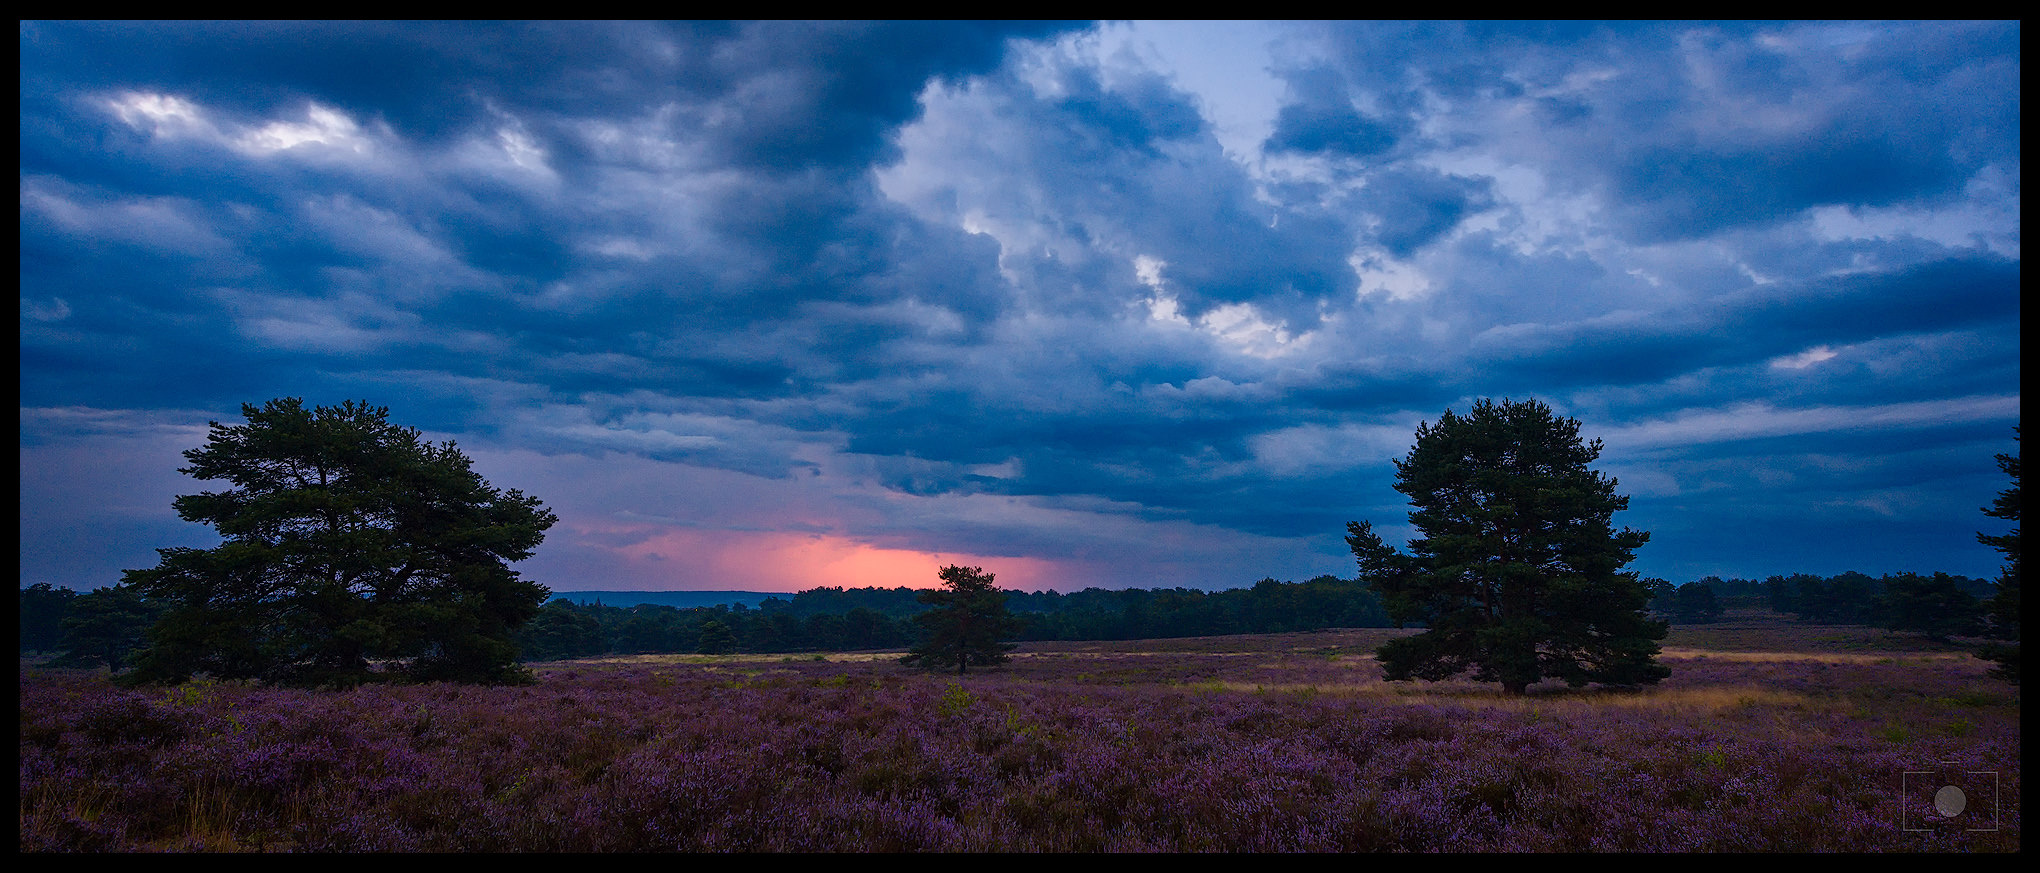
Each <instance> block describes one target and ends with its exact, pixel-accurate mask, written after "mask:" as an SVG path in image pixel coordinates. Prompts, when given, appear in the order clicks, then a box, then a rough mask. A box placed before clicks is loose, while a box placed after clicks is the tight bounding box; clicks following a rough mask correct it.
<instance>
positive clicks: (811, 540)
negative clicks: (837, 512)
mask: <svg viewBox="0 0 2040 873" xmlns="http://www.w3.org/2000/svg"><path fill="white" fill-rule="evenodd" d="M614 550H615V551H616V552H617V553H618V554H620V555H622V556H623V557H624V558H625V559H626V560H628V561H630V562H631V563H634V564H640V565H645V564H652V565H654V566H656V567H658V568H659V569H658V572H657V573H654V574H647V575H665V576H668V577H669V578H672V579H673V580H674V581H676V582H680V583H681V584H684V585H687V586H688V587H704V588H711V589H732V590H743V591H766V592H774V593H779V592H785V593H792V592H797V591H805V590H808V589H810V588H817V587H821V586H824V585H828V586H839V587H843V588H897V587H900V586H903V585H904V586H906V587H908V588H934V587H936V586H937V585H939V584H941V580H939V579H938V578H936V573H937V572H938V571H940V570H941V568H942V567H944V566H946V565H950V564H961V565H964V566H969V567H982V568H983V569H984V570H985V571H986V572H988V573H991V574H993V576H994V578H995V579H996V581H997V584H998V585H999V587H1001V588H1007V589H1014V590H1041V589H1043V588H1046V587H1049V583H1048V580H1053V579H1055V578H1057V576H1058V575H1060V574H1059V573H1057V572H1056V569H1057V568H1056V565H1055V563H1054V562H1052V561H1047V560H1043V559H1040V558H1024V557H988V556H984V555H973V554H967V553H961V552H923V551H917V550H912V549H888V548H881V547H878V546H873V545H871V544H869V543H862V542H858V541H856V540H853V539H850V538H848V537H843V536H836V535H830V534H805V533H795V532H781V531H706V530H698V529H684V530H663V531H659V532H657V533H654V534H651V535H650V536H647V537H645V538H644V539H642V540H639V541H637V542H635V543H631V544H630V545H626V546H620V547H614ZM704 583H707V584H704Z"/></svg>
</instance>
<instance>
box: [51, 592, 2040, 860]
mask: <svg viewBox="0 0 2040 873" xmlns="http://www.w3.org/2000/svg"><path fill="white" fill-rule="evenodd" d="M1731 619H1732V620H1731V621H1728V622H1724V623H1720V624H1716V625H1706V626H1696V627H1685V628H1675V629H1674V630H1673V632H1672V636H1671V637H1670V638H1669V639H1667V640H1666V641H1665V654H1664V656H1663V660H1664V662H1665V663H1666V664H1668V665H1669V666H1670V667H1671V668H1672V676H1671V678H1670V679H1668V680H1666V681H1665V682H1664V683H1663V684H1661V685H1659V686H1657V687H1655V688H1650V689H1647V690H1643V691H1619V690H1606V689H1582V690H1568V689H1565V688H1564V687H1562V686H1555V685H1546V686H1539V687H1535V688H1533V689H1532V693H1531V694H1529V695H1527V696H1525V697H1520V698H1507V697H1504V696H1503V695H1501V694H1500V693H1499V691H1498V690H1497V689H1496V688H1495V687H1494V686H1492V685H1478V684H1474V683H1472V682H1464V681H1462V682H1445V683H1429V684H1427V683H1385V682H1383V681H1382V679H1381V671H1380V668H1379V666H1378V665H1377V664H1376V663H1375V662H1374V661H1373V660H1372V658H1371V656H1370V655H1369V652H1371V651H1372V649H1373V647H1374V646H1375V645H1377V644H1379V643H1380V642H1381V641H1382V640H1383V639H1386V638H1387V637H1388V636H1389V635H1392V634H1395V633H1400V632H1398V631H1386V630H1350V631H1329V632H1319V633H1308V634H1286V635H1273V636H1236V637H1209V638H1200V639H1188V640H1158V641H1149V642H1131V643H1035V644H1028V645H1025V646H1023V647H1022V648H1021V649H1020V650H1019V651H1018V652H1017V653H1016V655H1015V657H1014V659H1013V660H1012V661H1011V662H1010V663H1009V664H1008V665H1007V666H1005V667H1004V668H1001V669H997V670H992V671H987V672H984V673H973V674H971V675H969V676H966V677H962V678H961V679H959V678H958V677H956V676H953V675H940V674H928V673H921V672H915V671H911V670H908V669H906V668H904V667H901V666H900V665H898V664H897V663H894V658H895V657H896V656H897V653H893V654H884V653H848V654H831V655H826V656H815V655H808V656H792V657H787V656H777V655H775V656H762V655H758V656H743V655H735V656H721V657H709V656H641V657H636V658H623V659H608V660H601V661H579V662H565V663H556V664H547V665H541V666H540V667H539V668H538V672H539V677H540V680H539V682H538V684H536V685H533V686H525V687H509V688H485V687H470V686H453V685H411V686H388V687H365V688H362V689H359V690H354V691H347V692H307V691H291V690H278V689H270V688H261V687H249V686H241V685H228V684H209V683H203V682H200V683H193V684H188V685H185V686H181V687H177V688H171V689H154V690H125V689H120V688H117V687H115V686H113V685H111V684H109V683H108V681H107V680H106V678H105V677H104V676H102V675H98V674H94V673H91V672H83V671H60V670H48V669H42V668H38V667H35V666H33V665H30V664H28V663H26V662H24V664H23V666H22V669H21V686H20V687H21V690H20V704H21V713H20V716H21V718H20V722H21V736H20V749H21V752H20V756H21V803H20V809H21V845H20V848H21V850H23V851H51V850H57V851H155V850H168V851H405V852H416V851H545V852H580V851H585V852H612V851H664V850H675V851H722V850H738V851H745V850H762V851H1099V850H1103V851H1353V850H1357V851H1380V850H1386V851H1566V852H1572V851H1850V852H1853V851H1987V852H2015V851H2018V849H2019V847H2020V843H2019V827H2020V815H2019V807H2020V789H2019V786H2020V780H2019V773H2020V769H2019V708H2018V693H2017V689H2016V688H2015V687H2013V686H2010V685H2006V684H2003V683H2000V682H1997V681H1994V680H1992V679H1990V678H1988V677H1986V676H1985V667H1986V666H1987V665H1986V664H1985V663H1983V662H1980V661H1977V660H1975V659H1974V658H1972V657H1970V656H1969V655H1968V654H1967V653H1965V652H1963V651H1961V650H1959V648H1957V647H1954V646H1940V645H1934V644H1929V643H1924V642H1919V641H1916V640H1914V639H1913V638H1908V637H1902V636H1895V635H1891V634H1887V633H1885V632H1883V631H1878V630H1872V629H1868V628H1856V627H1833V626H1829V627H1813V626H1802V625H1794V624H1788V623H1785V622H1783V621H1781V620H1778V619H1775V618H1771V617H1768V616H1767V614H1762V613H1735V614H1731ZM1951 786H1952V787H1955V788H1958V789H1960V792H1961V793H1960V799H1961V801H1962V802H1961V805H1960V809H1959V811H1956V812H1955V814H1954V815H1952V816H1951V815H1944V814H1943V813H1944V812H1946V811H1949V810H1950V809H1951V805H1950V802H1949V801H1950V798H1951V797H1953V796H1954V795H1951V794H1950V792H1949V788H1950V787H1951ZM1937 801H1938V803H1939V804H1940V806H1939V809H1938V810H1937V806H1936V804H1937Z"/></svg>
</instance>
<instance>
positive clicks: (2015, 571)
mask: <svg viewBox="0 0 2040 873" xmlns="http://www.w3.org/2000/svg"><path fill="white" fill-rule="evenodd" d="M2012 434H2013V436H2012V439H2013V440H2017V439H2018V428H2013V429H2012ZM1997 462H1998V469H1999V470H2003V471H2004V474H2005V475H2006V476H2009V477H2011V480H2012V487H2010V488H2007V489H2005V490H2003V491H1999V492H1998V496H1997V501H1996V502H1994V503H1992V504H1991V505H1990V508H1989V509H1985V510H1984V511H1983V514H1984V515H1988V516H1990V517H1991V518H2001V519H2004V520H2005V521H2009V522H2011V523H2012V529H2011V530H2010V531H2007V532H2005V533H2002V534H1982V533H1979V534H1977V535H1976V539H1977V541H1978V542H1980V543H1983V544H1984V545H1986V546H1990V547H1991V548H1993V549H1997V550H1998V551H1999V552H2001V553H2003V554H2004V556H2005V564H2004V569H2003V571H2002V572H2001V573H2000V574H1999V575H1998V581H1997V593H1996V594H1993V595H1991V598H1990V600H1989V601H1988V602H1986V603H1985V604H1984V609H1985V611H1986V613H1987V614H1988V617H1989V624H1988V626H1987V628H1986V632H1987V633H1989V634H1990V636H1991V638H1993V639H1995V640H1997V642H1993V643H1990V644H1987V645H1985V646H1984V647H1983V648H1982V649H1980V650H1979V651H1978V652H1977V655H1978V656H1979V657H1982V658H1984V659H1986V660H1991V661H1996V662H1997V666H1996V667H1994V668H1992V669H1991V671H1990V672H1991V675H1993V676H1996V677H1998V678H2000V679H2003V680H2005V681H2007V682H2010V683H2012V684H2013V685H2017V684H2019V456H2018V455H1999V456H1997Z"/></svg>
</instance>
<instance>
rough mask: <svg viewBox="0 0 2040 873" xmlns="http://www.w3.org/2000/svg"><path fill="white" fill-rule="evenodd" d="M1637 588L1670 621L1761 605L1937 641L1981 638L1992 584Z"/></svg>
mask: <svg viewBox="0 0 2040 873" xmlns="http://www.w3.org/2000/svg"><path fill="white" fill-rule="evenodd" d="M1645 586H1646V587H1647V588H1648V590H1649V591H1650V595H1651V601H1650V608H1651V611H1652V612H1654V613H1656V614H1657V615H1658V616H1660V617H1661V618H1664V619H1665V620H1667V621H1670V622H1672V623H1673V624H1704V623H1707V622H1711V621H1717V620H1719V619H1720V618H1721V617H1722V615H1723V614H1724V613H1725V612H1726V611H1727V609H1728V608H1730V607H1740V608H1757V607H1762V608H1767V609H1770V610H1771V611H1773V612H1779V613H1784V614H1787V615H1791V616H1793V617H1794V618H1796V619H1798V620H1800V621H1804V622H1809V623H1814V624H1860V625H1871V626H1874V627H1882V628H1886V629H1889V630H1894V631H1901V632H1906V633H1917V634H1920V635H1923V636H1927V637H1931V638H1934V639H1943V640H1945V639H1947V638H1949V637H1953V636H1973V635H1977V634H1980V633H1983V632H1984V631H1985V630H1986V621H1985V616H1984V601H1985V600H1987V599H1988V598H1990V597H1991V596H1992V595H1993V594H1994V593H1995V592H1996V590H1997V587H1998V586H1997V585H1996V583H1993V582H1991V581H1989V580H1986V579H1972V578H1970V577H1968V576H1955V575H1951V574H1948V573H1934V574H1931V575H1922V574H1919V573H1887V574H1885V575H1884V576H1882V577H1872V576H1869V575H1867V574H1864V573H1858V572H1855V571H1850V572H1846V573H1839V574H1836V575H1834V576H1818V575H1814V574H1812V573H1794V574H1792V575H1790V576H1784V575H1779V576H1772V577H1770V578H1767V579H1765V580H1763V581H1762V582H1757V581H1754V580H1750V579H1723V578H1721V577H1719V576H1708V577H1706V578H1704V579H1700V580H1696V581H1693V582H1688V583H1686V584H1684V585H1680V586H1677V587H1673V586H1672V584H1671V583H1669V582H1666V581H1664V580H1662V579H1648V580H1645Z"/></svg>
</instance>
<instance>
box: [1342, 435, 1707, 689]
mask: <svg viewBox="0 0 2040 873" xmlns="http://www.w3.org/2000/svg"><path fill="white" fill-rule="evenodd" d="M1579 428H1580V423H1579V422H1578V421H1576V420H1573V419H1569V418H1559V417H1556V416H1555V415H1553V414H1552V411H1551V409H1550V407H1548V406H1545V405H1544V404H1542V403H1539V402H1537V401H1535V400H1526V401H1523V402H1521V403H1515V402H1510V401H1507V400H1504V401H1503V402H1502V403H1500V404H1496V403H1493V402H1491V401H1488V400H1481V401H1478V402H1476V403H1475V404H1474V405H1473V409H1472V411H1471V412H1470V413H1469V414H1468V415H1466V416H1464V417H1462V416H1459V415H1456V414H1454V413H1453V412H1452V411H1451V410H1447V411H1446V412H1445V414H1444V416H1442V417H1441V418H1440V419H1439V420H1438V423H1437V424H1436V425H1435V426H1434V425H1431V424H1429V423H1425V424H1423V425H1421V426H1419V427H1418V429H1417V439H1416V445H1415V446H1414V447H1412V448H1411V449H1410V453H1409V456H1408V457H1407V458H1405V459H1404V460H1400V461H1397V462H1396V486H1395V487H1396V490H1397V491H1400V492H1402V493H1403V494H1405V495H1407V496H1408V497H1409V498H1410V504H1411V506H1412V507H1413V509H1412V510H1411V512H1410V524H1411V525H1412V526H1414V527H1415V528H1416V529H1417V531H1418V533H1419V534H1421V536H1420V537H1419V538H1417V539H1414V540H1411V541H1410V544H1409V546H1410V551H1411V554H1410V555H1403V554H1401V553H1399V552H1397V551H1395V550H1394V549H1393V548H1391V547H1389V546H1387V545H1385V544H1383V543H1382V541H1381V538H1380V537H1379V536H1378V535H1376V534H1375V533H1374V531H1373V527H1372V524H1371V523H1365V522H1354V523H1350V524H1348V525H1347V530H1348V533H1349V536H1348V537H1347V538H1346V540H1347V543H1348V544H1349V545H1350V546H1351V547H1352V549H1353V554H1354V556H1355V558H1357V559H1358V561H1359V563H1360V575H1361V578H1363V579H1367V580H1369V581H1370V582H1371V583H1372V584H1373V586H1374V589H1375V590H1376V591H1378V592H1380V594H1381V596H1382V600H1383V603H1384V605H1385V606H1386V607H1387V610H1388V614H1389V616H1390V617H1391V618H1393V619H1395V620H1396V621H1397V622H1398V623H1404V622H1421V623H1422V624H1423V625H1424V626H1425V627H1426V628H1427V629H1426V630H1425V631H1424V632H1423V633H1421V634H1418V635H1416V636H1411V637H1404V638H1401V639H1396V640H1392V641H1390V642H1388V643H1387V644H1385V645H1383V646H1382V647H1381V648H1380V649H1379V650H1378V651H1377V652H1376V656H1377V657H1378V658H1380V659H1381V662H1382V667H1383V672H1384V674H1385V675H1386V676H1387V677H1388V678H1389V679H1391V680H1404V679H1411V678H1417V679H1431V680H1436V679H1445V678H1448V677H1451V676H1456V675H1459V674H1460V673H1464V672H1466V671H1469V670H1470V671H1472V672H1473V675H1474V678H1475V679H1477V680H1479V681H1483V682H1500V683H1501V684H1502V687H1503V689H1505V690H1506V691H1508V692H1510V693H1512V694H1520V693H1522V692H1523V691H1524V690H1526V689H1527V688H1528V687H1529V686H1530V685H1531V684H1532V683H1535V682H1537V681H1539V680H1540V679H1543V678H1545V677H1552V678H1557V679H1563V680H1565V682H1566V683H1567V684H1569V685H1574V686H1578V685H1584V684H1587V683H1589V682H1599V683H1609V684H1620V685H1634V684H1641V683H1654V682H1657V681H1658V680H1660V679H1662V678H1664V677H1665V676H1667V675H1670V671H1669V670H1667V669H1666V668H1665V667H1664V666H1662V665H1660V664H1658V663H1657V661H1656V656H1657V652H1658V646H1657V641H1658V640H1660V639H1663V638H1664V636H1665V632H1666V627H1665V625H1664V623H1663V622H1657V621H1652V620H1651V619H1650V618H1649V617H1648V616H1647V615H1646V614H1645V606H1646V603H1647V599H1646V598H1647V595H1646V592H1645V590H1644V586H1643V583H1642V582H1641V581H1640V580H1639V579H1638V578H1637V575H1636V574H1635V573H1632V572H1625V571H1624V570H1623V567H1625V566H1626V565H1628V564H1629V562H1630V561H1632V560H1634V558H1635V550H1636V548H1637V547H1638V546H1641V545H1643V544H1644V543H1645V542H1647V541H1648V540H1649V538H1650V535H1649V534H1647V533H1644V532H1641V531H1633V530H1630V529H1628V528H1623V529H1622V530H1621V531H1619V532H1618V531H1616V530H1614V529H1613V527H1612V526H1611V523H1612V518H1613V516H1614V514H1615V513H1616V512H1617V511H1619V510H1622V509H1625V508H1627V507H1628V505H1629V498H1627V497H1624V496H1621V495H1618V494H1616V493H1615V484H1616V483H1615V480H1614V479H1612V478H1609V477H1607V476H1604V475H1602V474H1600V473H1598V472H1595V471H1594V470H1593V469H1591V468H1590V467H1589V466H1588V465H1589V464H1591V463H1592V462H1593V461H1594V460H1596V459H1597V458H1599V457H1600V454H1601V441H1600V440H1595V441H1593V442H1591V443H1588V442H1582V441H1581V440H1580V436H1579Z"/></svg>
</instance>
